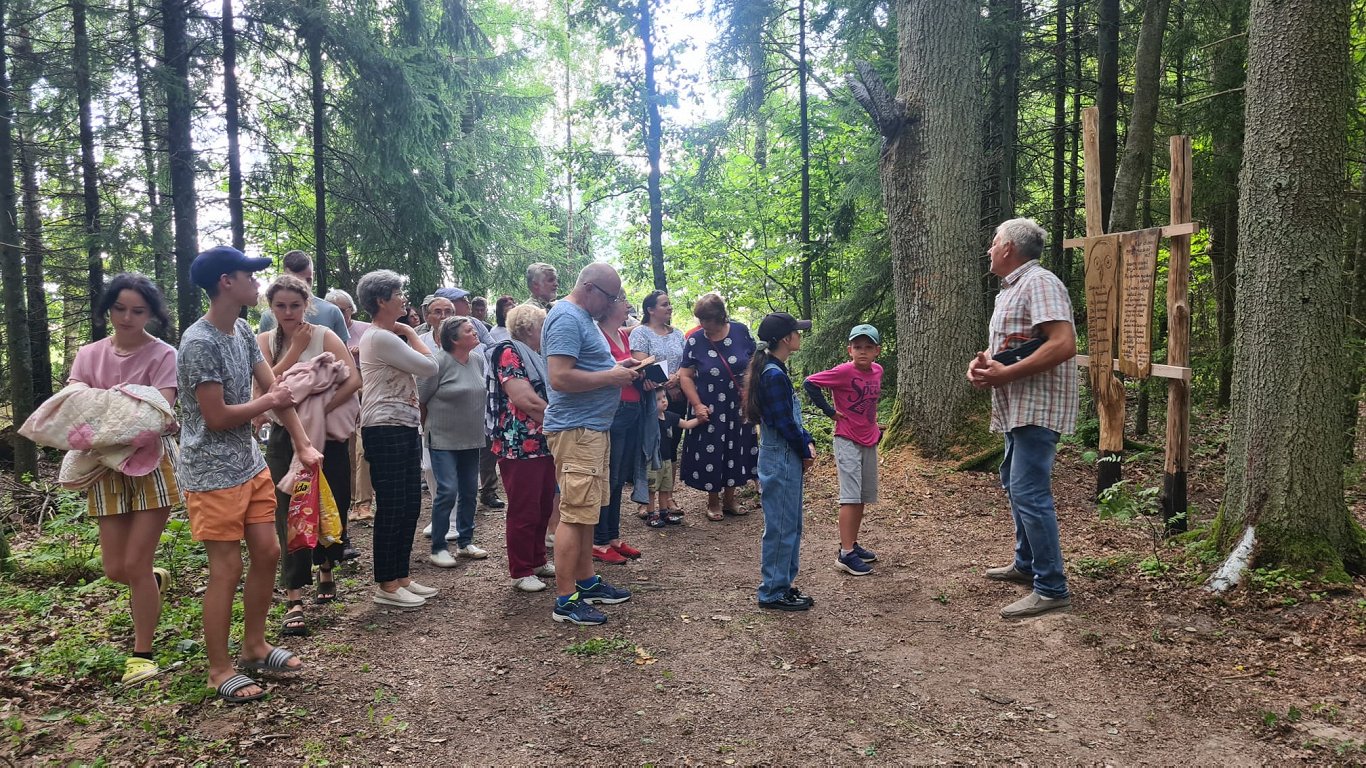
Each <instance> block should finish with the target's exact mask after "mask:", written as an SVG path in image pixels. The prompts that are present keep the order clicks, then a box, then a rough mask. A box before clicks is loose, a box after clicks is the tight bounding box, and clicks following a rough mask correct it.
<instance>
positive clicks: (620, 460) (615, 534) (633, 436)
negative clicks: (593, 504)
mask: <svg viewBox="0 0 1366 768" xmlns="http://www.w3.org/2000/svg"><path fill="white" fill-rule="evenodd" d="M650 404H651V405H653V404H654V401H653V400H652V401H650ZM644 407H645V399H644V398H641V399H640V400H639V401H637V402H634V403H628V402H626V401H625V400H623V401H621V402H620V403H618V404H617V415H616V416H615V417H613V418H612V430H611V432H609V433H608V436H609V439H610V440H611V442H612V447H611V449H610V450H611V453H610V454H609V458H608V469H609V472H610V476H609V477H608V481H607V482H608V488H607V490H608V495H607V505H606V506H604V507H603V508H602V509H601V510H599V512H598V524H597V525H596V526H594V528H593V546H596V547H605V546H607V545H608V544H609V543H611V541H612V540H613V539H619V538H621V489H622V488H624V487H625V486H626V481H627V480H631V479H634V477H635V473H636V457H637V456H639V455H640V452H641V447H640V418H641V414H642V413H644Z"/></svg>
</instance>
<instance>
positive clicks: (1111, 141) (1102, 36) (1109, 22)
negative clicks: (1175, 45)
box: [1096, 0, 1120, 216]
mask: <svg viewBox="0 0 1366 768" xmlns="http://www.w3.org/2000/svg"><path fill="white" fill-rule="evenodd" d="M1096 5H1097V8H1096V79H1097V81H1098V82H1097V84H1096V86H1097V89H1096V111H1097V112H1099V116H1100V210H1101V213H1102V215H1105V216H1109V215H1110V208H1111V201H1112V199H1113V196H1114V190H1115V159H1116V156H1117V155H1118V152H1119V17H1120V13H1119V0H1099V2H1098V3H1097V4H1096Z"/></svg>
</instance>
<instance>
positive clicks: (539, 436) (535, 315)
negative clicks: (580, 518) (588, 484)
mask: <svg viewBox="0 0 1366 768" xmlns="http://www.w3.org/2000/svg"><path fill="white" fill-rule="evenodd" d="M544 324H545V310H543V309H541V308H540V307H537V306H534V305H531V304H522V305H519V306H517V307H514V308H512V309H511V310H509V311H508V313H507V329H508V333H509V334H511V336H512V338H511V339H510V340H508V341H500V342H498V343H497V344H495V345H494V346H493V348H492V349H491V350H489V356H490V359H491V360H492V362H493V365H492V367H491V368H490V371H489V379H490V387H489V414H488V416H489V423H490V426H491V432H492V435H493V445H492V448H491V450H492V451H493V455H495V456H497V457H498V473H499V474H501V475H502V476H503V488H504V490H506V491H507V499H508V504H507V548H508V570H509V571H510V572H511V574H512V586H513V588H514V589H518V590H521V591H522V592H540V591H541V590H543V589H545V588H546V584H545V582H543V581H541V580H540V579H538V578H537V577H538V576H554V575H555V565H554V564H553V563H550V562H548V561H547V560H546V556H545V533H546V525H547V524H548V523H549V521H550V512H551V510H552V509H553V501H554V498H555V459H554V458H553V457H552V456H551V455H550V446H549V444H547V442H546V439H545V434H544V433H542V432H541V421H542V420H543V419H544V418H545V408H546V387H547V386H548V382H549V379H548V377H547V375H546V369H545V359H544V358H543V357H541V326H542V325H544Z"/></svg>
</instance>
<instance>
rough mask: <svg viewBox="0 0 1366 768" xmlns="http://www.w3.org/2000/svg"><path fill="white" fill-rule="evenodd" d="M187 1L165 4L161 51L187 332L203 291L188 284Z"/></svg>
mask: <svg viewBox="0 0 1366 768" xmlns="http://www.w3.org/2000/svg"><path fill="white" fill-rule="evenodd" d="M187 3H188V0H161V23H162V35H161V39H162V50H163V58H164V60H165V62H166V66H167V68H168V69H169V73H168V76H167V77H166V78H164V80H165V83H166V129H167V140H166V144H167V149H168V150H169V152H170V166H171V206H172V211H173V218H174V221H175V262H176V307H177V315H178V317H177V318H176V320H177V323H178V325H179V328H180V332H181V333H184V332H185V329H186V328H188V327H190V324H191V323H193V322H194V321H196V320H198V319H199V315H200V313H201V309H200V307H201V306H202V304H201V302H200V298H199V288H197V287H196V286H195V285H194V284H193V283H192V282H190V263H191V262H193V261H194V257H195V256H196V255H197V254H198V253H199V221H198V215H197V212H196V210H195V208H196V193H195V187H194V184H195V179H194V176H195V174H194V144H193V141H192V139H191V136H190V129H191V119H192V112H191V110H192V109H193V108H194V99H193V98H192V97H191V95H190V48H189V45H188V41H187V40H186V34H185V22H186V12H187Z"/></svg>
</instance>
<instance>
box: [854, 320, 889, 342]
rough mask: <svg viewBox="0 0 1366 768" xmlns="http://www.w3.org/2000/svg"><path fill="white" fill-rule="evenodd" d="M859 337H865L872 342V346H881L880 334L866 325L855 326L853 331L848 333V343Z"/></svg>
mask: <svg viewBox="0 0 1366 768" xmlns="http://www.w3.org/2000/svg"><path fill="white" fill-rule="evenodd" d="M860 336H867V337H868V338H870V339H872V340H873V343H874V344H878V345H881V344H882V334H881V333H878V330H877V329H876V328H874V327H873V326H871V325H869V324H867V323H863V324H862V325H856V326H854V330H852V331H850V332H849V340H850V341H853V340H854V339H857V338H858V337H860Z"/></svg>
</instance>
